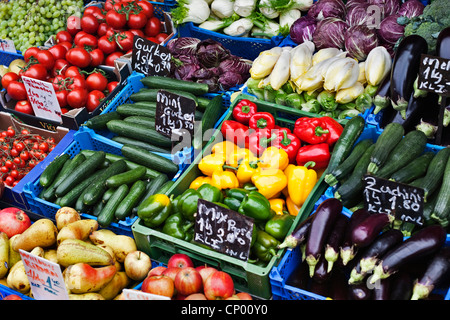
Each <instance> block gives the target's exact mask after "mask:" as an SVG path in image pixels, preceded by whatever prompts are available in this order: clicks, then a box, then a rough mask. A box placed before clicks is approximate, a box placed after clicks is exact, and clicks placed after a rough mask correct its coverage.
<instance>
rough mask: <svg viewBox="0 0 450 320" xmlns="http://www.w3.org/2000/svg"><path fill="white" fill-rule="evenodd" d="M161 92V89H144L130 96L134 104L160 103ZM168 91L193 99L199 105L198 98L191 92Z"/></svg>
mask: <svg viewBox="0 0 450 320" xmlns="http://www.w3.org/2000/svg"><path fill="white" fill-rule="evenodd" d="M159 90H160V89H149V88H142V89H141V90H139V91H138V92H136V93H133V94H132V95H131V96H130V99H131V101H133V102H142V101H149V102H156V101H158V100H157V99H158V98H157V97H158V91H159ZM166 91H168V92H171V93H174V94H177V95H179V96H183V97H186V98H189V99H192V100H194V101H195V103H196V104H198V102H197V96H196V95H194V94H192V93H190V92H186V91H182V90H175V89H170V90H168V89H166Z"/></svg>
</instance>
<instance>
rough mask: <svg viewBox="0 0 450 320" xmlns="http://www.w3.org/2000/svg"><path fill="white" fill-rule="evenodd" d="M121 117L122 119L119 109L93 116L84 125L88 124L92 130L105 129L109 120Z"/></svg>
mask: <svg viewBox="0 0 450 320" xmlns="http://www.w3.org/2000/svg"><path fill="white" fill-rule="evenodd" d="M119 119H121V117H120V114H119V113H118V112H117V111H112V112H108V113H102V114H99V115H96V116H93V117H92V118H90V119H89V120H87V121H86V122H85V123H83V124H82V126H86V127H88V128H89V129H92V130H105V129H106V124H107V123H108V121H110V120H119Z"/></svg>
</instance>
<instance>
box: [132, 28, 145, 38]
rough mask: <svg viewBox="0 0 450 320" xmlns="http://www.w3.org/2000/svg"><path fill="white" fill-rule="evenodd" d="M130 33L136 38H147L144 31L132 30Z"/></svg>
mask: <svg viewBox="0 0 450 320" xmlns="http://www.w3.org/2000/svg"><path fill="white" fill-rule="evenodd" d="M129 31H130V32H131V33H132V34H133V35H135V36H139V37H142V38H144V37H145V34H144V31H142V30H140V29H130V30H129Z"/></svg>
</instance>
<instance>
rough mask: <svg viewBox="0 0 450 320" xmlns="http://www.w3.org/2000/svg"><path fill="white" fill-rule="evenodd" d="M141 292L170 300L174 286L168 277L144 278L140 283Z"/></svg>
mask: <svg viewBox="0 0 450 320" xmlns="http://www.w3.org/2000/svg"><path fill="white" fill-rule="evenodd" d="M141 290H142V291H143V292H147V293H152V294H157V295H160V296H165V297H169V298H172V296H173V293H174V290H175V286H174V283H173V280H172V279H171V278H169V277H168V276H163V275H160V276H150V277H146V278H145V279H144V281H143V282H142V287H141Z"/></svg>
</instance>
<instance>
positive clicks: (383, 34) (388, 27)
mask: <svg viewBox="0 0 450 320" xmlns="http://www.w3.org/2000/svg"><path fill="white" fill-rule="evenodd" d="M399 17H400V15H399V14H393V15H390V16H388V17H386V18H384V19H383V21H381V23H380V29H379V30H378V36H379V37H380V40H381V41H383V42H386V43H389V44H395V43H396V42H397V41H398V39H400V38H401V37H402V36H403V33H404V30H405V27H404V26H402V25H400V24H399V23H398V22H397V19H398V18H399Z"/></svg>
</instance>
